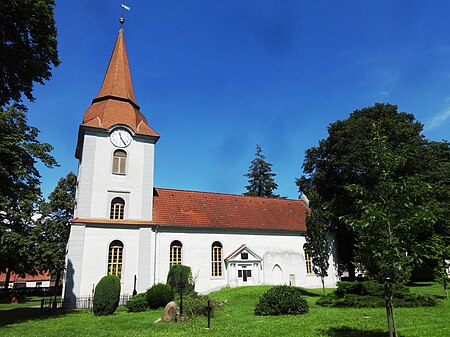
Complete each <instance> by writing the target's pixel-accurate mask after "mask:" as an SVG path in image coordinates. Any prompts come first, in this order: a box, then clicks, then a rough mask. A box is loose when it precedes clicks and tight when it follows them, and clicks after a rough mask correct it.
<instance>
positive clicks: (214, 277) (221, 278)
mask: <svg viewBox="0 0 450 337" xmlns="http://www.w3.org/2000/svg"><path fill="white" fill-rule="evenodd" d="M209 279H210V280H225V279H226V278H225V276H210V277H209Z"/></svg>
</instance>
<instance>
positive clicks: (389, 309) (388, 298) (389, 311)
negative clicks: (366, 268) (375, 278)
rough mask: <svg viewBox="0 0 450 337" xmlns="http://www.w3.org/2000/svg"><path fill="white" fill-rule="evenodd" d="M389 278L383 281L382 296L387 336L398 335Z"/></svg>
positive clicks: (394, 336) (396, 336)
mask: <svg viewBox="0 0 450 337" xmlns="http://www.w3.org/2000/svg"><path fill="white" fill-rule="evenodd" d="M390 281H391V280H390V279H389V278H386V280H385V281H384V298H385V304H386V316H387V321H388V329H389V337H398V335H397V327H396V326H395V318H394V306H393V304H392V284H391V282H390Z"/></svg>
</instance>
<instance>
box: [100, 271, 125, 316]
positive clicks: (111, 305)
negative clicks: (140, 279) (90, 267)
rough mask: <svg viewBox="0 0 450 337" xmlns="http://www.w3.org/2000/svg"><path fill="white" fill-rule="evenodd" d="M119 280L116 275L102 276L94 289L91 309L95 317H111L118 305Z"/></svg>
mask: <svg viewBox="0 0 450 337" xmlns="http://www.w3.org/2000/svg"><path fill="white" fill-rule="evenodd" d="M119 300H120V279H119V278H118V277H117V276H116V275H107V276H104V277H103V278H102V279H101V280H100V282H98V284H97V286H96V287H95V293H94V300H93V309H94V314H95V315H96V316H106V315H112V314H113V313H114V312H115V311H116V309H117V306H118V305H119Z"/></svg>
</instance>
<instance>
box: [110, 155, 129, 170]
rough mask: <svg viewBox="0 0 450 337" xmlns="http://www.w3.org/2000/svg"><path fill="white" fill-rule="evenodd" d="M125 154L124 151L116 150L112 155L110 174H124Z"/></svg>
mask: <svg viewBox="0 0 450 337" xmlns="http://www.w3.org/2000/svg"><path fill="white" fill-rule="evenodd" d="M126 164H127V153H126V152H125V151H124V150H116V151H114V154H113V166H112V173H115V174H125V169H126Z"/></svg>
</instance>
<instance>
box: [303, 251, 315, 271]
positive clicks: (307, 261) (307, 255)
mask: <svg viewBox="0 0 450 337" xmlns="http://www.w3.org/2000/svg"><path fill="white" fill-rule="evenodd" d="M303 253H304V254H305V264H306V273H307V274H312V272H313V271H312V261H311V256H310V253H309V248H308V245H306V244H305V245H303Z"/></svg>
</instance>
